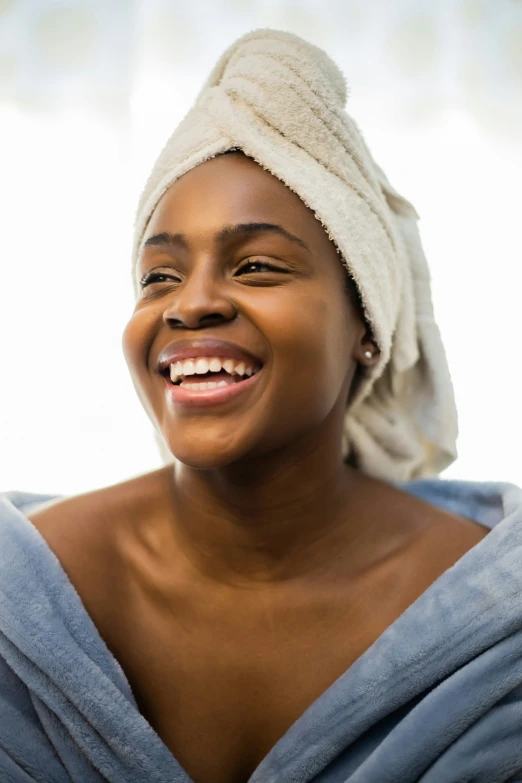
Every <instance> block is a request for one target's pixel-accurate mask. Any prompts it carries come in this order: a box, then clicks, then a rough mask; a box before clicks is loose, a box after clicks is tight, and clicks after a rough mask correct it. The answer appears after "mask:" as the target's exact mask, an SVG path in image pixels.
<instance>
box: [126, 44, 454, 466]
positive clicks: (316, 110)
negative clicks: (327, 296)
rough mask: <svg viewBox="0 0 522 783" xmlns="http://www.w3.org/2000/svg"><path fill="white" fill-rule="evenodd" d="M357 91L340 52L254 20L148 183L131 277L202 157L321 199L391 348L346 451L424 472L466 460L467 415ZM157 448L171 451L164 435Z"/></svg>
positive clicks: (409, 223) (404, 208) (312, 204)
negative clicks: (163, 213)
mask: <svg viewBox="0 0 522 783" xmlns="http://www.w3.org/2000/svg"><path fill="white" fill-rule="evenodd" d="M346 101H347V87H346V82H345V79H344V76H343V74H342V73H341V71H340V70H339V69H338V67H337V66H336V65H335V63H333V62H332V60H331V59H330V58H329V57H328V56H327V55H326V53H325V52H323V51H322V50H321V49H319V48H317V47H316V46H313V45H312V44H309V43H307V42H306V41H304V40H302V39H301V38H299V37H298V36H296V35H293V34H291V33H287V32H281V31H277V30H270V29H263V30H256V31H254V32H252V33H248V34H247V35H244V36H243V37H242V38H240V39H239V40H238V41H236V42H235V43H234V44H233V45H232V46H230V48H229V49H227V51H226V52H225V53H224V54H223V56H222V57H221V58H220V59H219V61H218V63H217V64H216V66H215V67H214V69H213V70H212V72H211V74H210V76H209V78H208V79H207V81H206V83H205V85H204V86H203V88H202V90H201V92H200V94H199V96H198V97H197V99H196V102H195V104H194V106H193V107H192V109H191V110H190V111H189V112H188V114H187V115H186V116H185V118H184V119H183V120H182V122H181V123H180V124H179V125H178V127H177V128H176V130H175V131H174V133H173V134H172V136H171V137H170V139H169V140H168V141H167V144H166V145H165V147H164V149H163V151H162V152H161V154H160V156H159V158H158V160H157V161H156V163H155V165H154V167H153V170H152V172H151V174H150V176H149V179H148V181H147V183H146V185H145V188H144V190H143V193H142V195H141V199H140V203H139V207H138V210H137V215H136V222H135V235H134V246H133V248H134V249H133V284H134V287H135V291H136V293H137V290H138V288H137V281H136V279H135V278H136V276H135V272H134V267H135V263H136V257H137V254H138V252H139V249H140V245H141V242H142V239H143V236H144V231H145V229H146V226H147V223H148V221H149V219H150V216H151V214H152V212H153V210H154V208H155V207H156V205H157V204H158V201H159V200H160V198H161V196H162V195H163V193H165V191H166V190H167V188H168V187H169V186H170V185H171V184H172V183H173V182H174V181H175V180H176V179H178V178H179V177H180V176H182V175H183V174H184V173H186V172H187V171H189V170H190V169H192V168H194V167H195V166H197V165H199V164H200V163H202V162H204V161H206V160H208V159H210V158H212V157H214V156H216V155H218V154H220V153H223V152H225V151H226V150H228V149H231V148H239V149H241V150H242V151H243V152H244V153H245V154H246V155H248V156H249V157H251V158H253V159H254V160H256V161H257V162H258V163H259V164H260V165H261V166H263V167H264V168H265V169H267V170H269V171H270V172H271V173H272V174H274V175H275V176H276V177H278V178H279V179H280V180H281V181H282V182H284V183H285V185H287V186H288V187H289V188H290V189H291V190H293V191H294V192H295V193H297V195H299V196H300V198H301V199H302V201H303V202H304V203H305V204H306V205H307V206H308V207H309V208H310V209H312V210H313V212H314V214H315V216H316V217H317V219H318V220H319V221H320V222H321V223H322V225H323V227H324V229H325V231H326V232H327V234H328V236H329V237H330V239H331V240H332V242H333V243H334V244H335V246H336V248H337V251H338V252H339V254H340V256H341V259H342V262H343V264H344V265H345V267H346V270H347V272H348V274H349V275H350V277H351V278H352V279H353V280H354V282H355V284H356V286H357V289H358V291H359V295H360V299H361V302H362V305H363V309H364V313H365V316H366V319H367V321H368V324H369V326H370V327H371V329H372V331H373V336H374V339H375V342H376V344H377V346H378V348H379V349H380V358H379V361H378V363H377V364H376V365H375V366H374V367H373V368H372V369H371V370H370V371H367V373H366V375H365V377H364V378H363V382H362V383H361V384H360V386H359V388H358V391H357V394H356V395H355V396H354V397H353V399H352V400H351V403H350V406H349V407H348V408H347V411H346V416H345V427H344V453H345V455H346V456H348V455H352V457H353V459H354V461H355V464H356V465H357V466H358V467H359V468H360V469H361V470H363V471H365V472H367V473H369V474H372V475H374V476H376V477H378V478H382V479H384V480H391V481H400V480H406V479H409V478H414V477H422V476H426V477H427V476H430V475H434V474H437V473H438V472H440V471H441V470H443V469H444V468H446V467H447V466H448V465H449V464H450V463H451V462H452V461H453V460H454V459H455V458H456V438H457V413H456V408H455V400H454V394H453V388H452V384H451V378H450V373H449V369H448V365H447V361H446V356H445V352H444V348H443V345H442V341H441V337H440V333H439V329H438V327H437V324H436V323H435V320H434V315H433V306H432V298H431V290H430V276H429V271H428V267H427V263H426V259H425V256H424V252H423V249H422V246H421V241H420V237H419V232H418V228H417V219H418V215H417V213H416V211H415V209H414V207H413V206H412V205H411V204H410V202H409V201H407V200H406V199H405V198H403V197H402V196H401V195H400V194H399V193H398V192H397V191H396V190H395V189H394V188H393V187H392V185H391V184H390V183H389V182H388V180H387V178H386V176H385V174H384V172H383V171H382V169H381V168H380V167H379V166H378V165H377V164H376V163H375V161H374V160H373V158H372V156H371V154H370V152H369V150H368V148H367V146H366V144H365V142H364V140H363V138H362V135H361V133H360V131H359V130H358V128H357V126H356V124H355V122H354V121H353V119H352V118H351V117H350V115H349V114H348V113H347V112H346V111H345V106H346ZM160 445H161V448H162V454H163V457H164V458H165V459H166V460H167V461H172V455H171V454H170V452H169V451H168V448H167V446H166V444H165V443H164V442H162V439H161V437H160Z"/></svg>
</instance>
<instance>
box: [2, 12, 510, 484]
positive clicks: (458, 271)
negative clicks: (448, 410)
mask: <svg viewBox="0 0 522 783" xmlns="http://www.w3.org/2000/svg"><path fill="white" fill-rule="evenodd" d="M258 27H275V28H279V29H285V30H290V31H292V32H294V33H297V34H298V35H301V36H303V37H305V38H307V39H308V40H310V41H312V42H313V43H315V44H317V45H319V46H321V47H322V48H324V49H326V50H327V52H328V53H329V54H330V55H331V56H332V57H333V59H334V60H335V61H336V62H337V63H338V64H339V66H340V67H341V68H342V70H343V71H344V73H345V75H346V77H347V80H348V84H349V89H350V97H349V103H348V110H349V112H350V113H351V114H352V116H353V117H354V119H355V121H356V122H357V124H358V125H359V127H360V128H361V130H362V132H363V135H364V136H365V138H366V141H367V143H368V145H369V147H370V150H371V151H372V153H373V155H374V157H375V158H376V160H377V162H378V163H379V164H380V165H381V166H382V168H383V169H384V171H385V172H386V174H387V175H388V177H389V179H390V181H391V182H392V184H393V185H394V186H395V187H396V188H397V189H398V190H399V191H400V192H402V193H403V194H404V196H406V198H408V199H410V200H411V201H412V202H413V203H414V205H415V207H416V208H417V211H418V212H419V214H420V216H421V221H420V231H421V236H422V238H423V243H424V246H425V250H426V255H427V257H428V261H429V263H430V266H431V271H432V280H433V283H432V284H433V294H434V302H435V311H436V315H437V318H438V322H439V325H440V328H441V331H442V335H443V338H444V341H445V345H446V349H447V354H448V359H449V363H450V367H451V371H452V375H453V380H454V385H455V391H456V396H457V403H458V406H459V414H460V438H459V453H460V457H459V459H458V461H457V462H456V463H455V464H454V465H453V466H452V467H451V468H449V469H448V470H447V471H446V472H445V473H444V474H443V476H444V477H448V478H449V477H455V478H465V479H474V480H482V479H498V480H505V481H514V482H516V483H521V484H522V463H521V460H520V458H519V450H520V448H521V444H522V409H521V404H520V371H519V362H520V358H519V356H520V345H519V342H518V341H519V340H520V337H521V333H522V329H521V326H520V312H521V305H520V296H521V294H520V291H521V283H522V271H521V270H522V240H521V230H520V226H521V222H522V218H521V211H522V199H521V196H520V179H521V173H522V100H521V88H522V2H521V0H439V1H438V2H437V3H434V2H431V1H430V0H394V2H390V0H308V2H307V1H306V0H299V2H292V1H291V0H290V1H288V2H286V1H285V0H274V1H273V2H271V0H265V2H264V3H260V2H259V1H258V0H192V2H190V3H187V2H182V1H181V0H134V2H132V1H131V0H129V1H128V2H126V1H125V0H78V1H76V2H75V1H74V0H68V1H66V0H62V1H61V2H59V1H58V0H0V138H1V144H0V216H1V218H0V219H1V231H0V243H1V255H0V259H1V260H0V273H1V274H0V361H1V365H0V366H1V373H0V491H5V490H25V491H29V492H44V493H55V492H56V493H59V494H76V493H79V492H82V491H87V490H89V489H93V488H95V487H100V486H105V485H108V484H112V483H115V482H117V481H121V480H124V479H125V478H128V477H130V476H134V475H138V474H140V473H143V472H146V471H149V470H153V469H155V468H157V467H159V466H160V465H161V464H162V463H161V459H160V457H159V453H158V451H157V448H156V444H155V441H154V438H153V430H152V425H151V424H150V423H149V421H148V419H147V418H146V415H145V413H144V412H143V410H142V408H141V406H140V404H139V402H138V400H137V398H136V395H135V392H134V389H133V387H132V383H131V380H130V376H129V375H128V372H127V368H126V365H125V362H124V359H123V355H122V351H121V347H120V346H121V343H120V340H121V333H122V330H123V327H124V325H125V323H126V322H127V320H128V318H129V316H130V314H131V312H132V308H133V297H132V288H131V276H130V261H129V256H130V239H131V229H132V220H133V213H134V209H135V205H136V202H137V198H138V195H139V191H140V188H141V186H142V185H143V183H144V180H145V178H146V176H147V174H148V171H149V169H150V167H151V166H152V164H153V162H154V159H155V157H156V155H157V154H158V153H159V151H160V149H161V147H162V146H163V144H164V142H165V141H166V139H167V137H168V135H170V133H171V131H172V130H173V128H174V127H175V125H176V124H177V123H178V121H179V120H180V119H181V118H182V117H183V115H184V114H185V113H186V111H187V110H188V109H189V107H190V105H191V103H192V101H193V100H194V98H195V96H196V93H197V91H198V90H199V88H200V86H201V84H202V82H203V80H204V79H205V78H206V76H207V74H208V72H209V70H210V68H211V67H212V66H213V64H214V62H215V60H216V59H217V58H218V57H219V55H220V54H221V53H222V51H223V50H224V49H225V48H226V47H227V46H228V45H229V44H231V43H232V42H233V41H234V40H235V39H236V38H238V37H239V36H240V35H242V34H243V33H245V32H247V31H249V30H252V29H255V28H258Z"/></svg>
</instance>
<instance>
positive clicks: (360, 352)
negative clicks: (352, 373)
mask: <svg viewBox="0 0 522 783" xmlns="http://www.w3.org/2000/svg"><path fill="white" fill-rule="evenodd" d="M379 354H380V351H379V348H378V347H377V345H376V343H375V340H374V339H373V335H372V331H371V329H370V328H369V326H368V325H367V324H366V325H365V326H364V327H363V329H362V330H361V337H360V338H359V339H358V340H357V343H356V345H355V348H354V357H353V358H354V360H355V361H356V362H357V363H358V364H360V365H362V367H373V365H374V364H376V362H377V361H378V359H379Z"/></svg>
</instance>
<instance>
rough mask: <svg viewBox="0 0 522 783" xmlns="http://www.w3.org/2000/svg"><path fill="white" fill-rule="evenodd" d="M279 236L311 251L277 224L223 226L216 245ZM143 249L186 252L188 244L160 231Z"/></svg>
mask: <svg viewBox="0 0 522 783" xmlns="http://www.w3.org/2000/svg"><path fill="white" fill-rule="evenodd" d="M268 233H272V234H279V235H280V236H283V237H285V238H286V239H288V240H289V241H290V242H295V243H297V244H298V245H301V247H303V248H304V249H305V250H307V251H308V252H309V253H311V252H312V251H311V250H310V248H309V247H308V245H307V244H306V243H305V242H303V240H302V239H299V237H297V236H295V235H294V234H291V233H290V232H289V231H287V230H286V228H283V226H279V225H277V223H238V224H236V225H235V226H225V227H224V228H222V229H221V230H220V231H219V232H218V233H217V234H216V241H217V242H218V244H221V245H224V244H225V243H226V242H229V241H230V240H232V239H239V238H242V237H247V236H255V235H256V234H268ZM143 247H173V248H181V249H183V250H186V249H187V247H188V242H187V239H186V237H185V235H184V234H171V233H170V232H169V231H162V232H161V234H154V236H151V237H149V238H148V239H146V240H145V242H144V243H143Z"/></svg>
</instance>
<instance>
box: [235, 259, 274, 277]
mask: <svg viewBox="0 0 522 783" xmlns="http://www.w3.org/2000/svg"><path fill="white" fill-rule="evenodd" d="M265 269H268V270H270V271H272V272H284V269H280V268H279V267H277V266H274V265H273V264H269V263H268V261H249V262H248V263H247V264H243V266H242V267H240V268H239V269H238V270H237V271H238V273H241V274H242V273H243V272H246V273H247V274H248V273H250V274H252V273H255V272H263V271H264V270H265Z"/></svg>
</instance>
